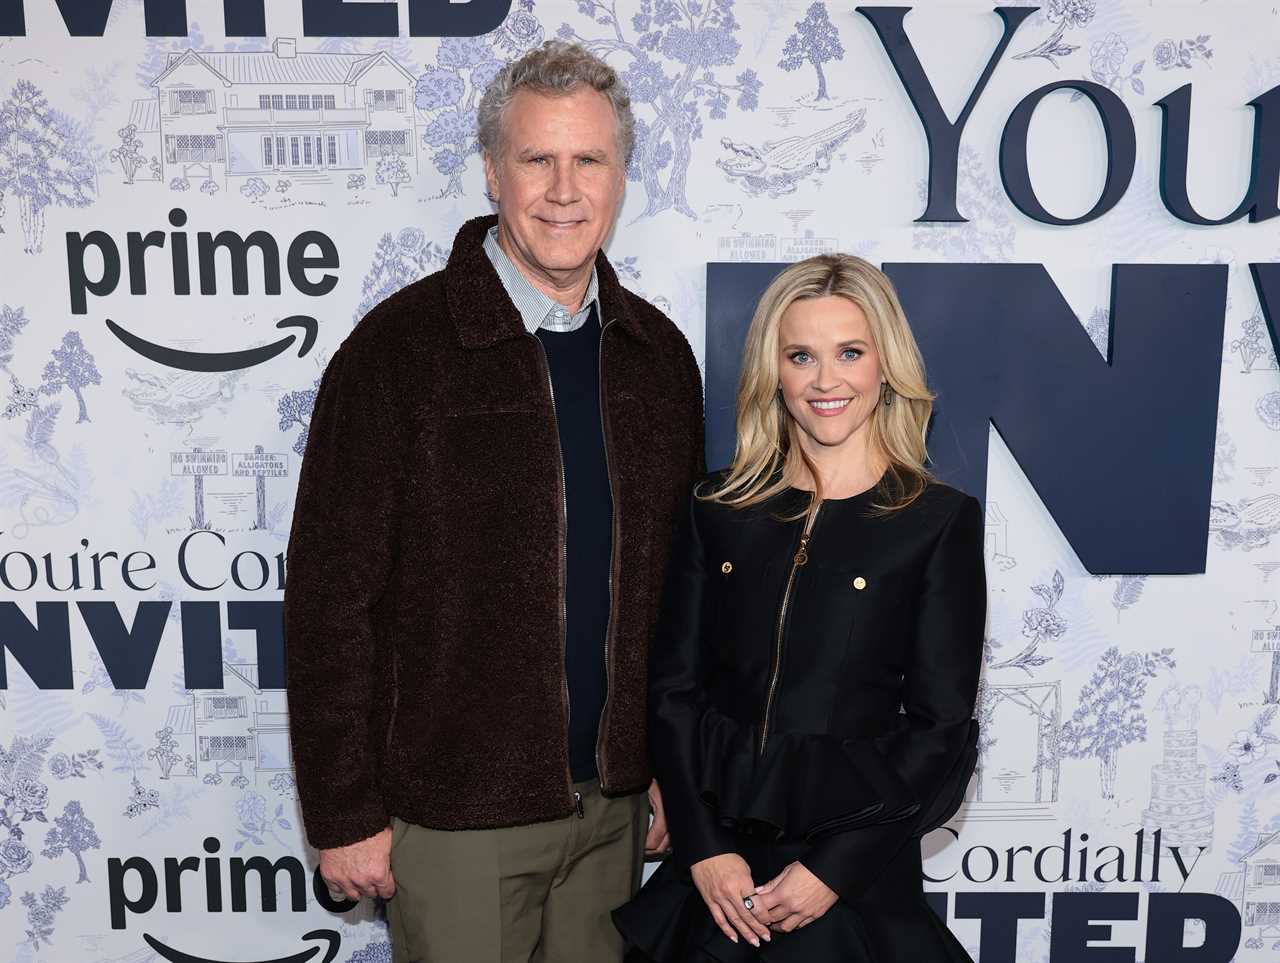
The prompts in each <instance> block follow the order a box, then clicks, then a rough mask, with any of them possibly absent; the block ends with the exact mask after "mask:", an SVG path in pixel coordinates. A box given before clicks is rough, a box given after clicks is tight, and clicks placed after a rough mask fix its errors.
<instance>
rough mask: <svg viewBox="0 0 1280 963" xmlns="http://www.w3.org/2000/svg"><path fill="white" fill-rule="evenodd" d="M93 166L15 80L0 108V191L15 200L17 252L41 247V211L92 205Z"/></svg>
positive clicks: (37, 98)
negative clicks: (19, 232) (19, 237)
mask: <svg viewBox="0 0 1280 963" xmlns="http://www.w3.org/2000/svg"><path fill="white" fill-rule="evenodd" d="M93 174H94V170H93V163H92V160H91V159H89V158H87V157H86V156H84V154H83V152H82V150H81V149H80V148H79V147H78V146H77V145H76V143H75V142H74V141H73V140H72V139H71V138H70V137H68V134H67V129H66V126H65V125H64V124H62V123H59V121H58V118H57V116H56V115H55V112H54V111H53V110H52V109H51V108H50V107H49V102H48V101H47V100H46V99H45V96H44V94H42V93H41V92H40V90H39V89H38V88H37V87H36V85H35V84H33V83H31V81H29V80H19V81H18V82H17V84H15V85H14V87H13V90H12V91H11V92H10V94H9V99H8V100H6V101H5V102H4V103H3V104H0V191H6V192H8V193H9V194H11V195H12V196H14V197H17V199H18V214H19V217H20V219H21V221H22V233H23V237H24V239H25V242H26V243H25V244H24V246H23V250H24V251H26V252H27V253H28V254H38V253H39V252H40V251H41V250H43V249H44V225H45V209H46V208H48V207H49V206H50V205H53V204H57V205H62V206H65V207H87V206H88V205H89V204H90V203H92V198H91V197H90V190H91V187H92V184H93Z"/></svg>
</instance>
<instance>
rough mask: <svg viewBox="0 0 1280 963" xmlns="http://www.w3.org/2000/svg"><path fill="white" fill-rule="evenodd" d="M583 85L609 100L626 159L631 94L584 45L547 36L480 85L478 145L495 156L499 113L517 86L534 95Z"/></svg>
mask: <svg viewBox="0 0 1280 963" xmlns="http://www.w3.org/2000/svg"><path fill="white" fill-rule="evenodd" d="M582 86H587V87H590V88H591V89H592V90H597V91H599V92H600V93H602V94H604V95H605V97H607V98H608V99H609V103H610V104H611V105H612V107H613V113H614V116H615V117H617V119H618V147H619V148H620V149H621V151H622V158H623V161H624V162H625V163H627V164H629V163H631V151H632V149H633V148H634V147H635V142H636V119H635V116H634V115H633V114H632V113H631V98H630V97H628V96H627V88H626V86H625V85H624V84H623V83H622V79H621V78H620V77H619V76H618V73H617V71H615V70H614V69H613V68H612V67H610V66H609V65H608V64H607V63H605V62H604V61H603V60H601V59H600V58H599V57H597V56H596V55H595V54H593V53H591V51H589V50H587V48H586V47H584V46H582V45H581V44H577V43H569V42H568V41H565V40H548V41H547V42H546V43H544V44H543V45H542V46H541V47H536V48H534V49H533V50H531V51H529V52H528V53H527V54H525V55H524V56H523V57H521V58H520V59H519V60H516V61H513V62H511V63H509V64H507V65H506V66H505V67H503V68H502V70H500V71H499V72H498V75H497V76H496V77H494V78H493V80H492V81H491V82H490V83H489V86H488V87H486V88H485V91H484V96H482V97H481V98H480V107H479V109H478V110H477V112H476V125H477V127H478V128H479V131H478V135H479V139H480V147H481V149H482V150H483V151H484V152H485V153H486V154H488V155H489V156H490V157H497V156H498V154H499V153H501V148H502V116H503V114H504V113H506V110H507V107H508V106H509V105H510V104H511V98H512V97H514V96H515V92H516V91H517V90H519V89H520V88H521V87H525V88H528V89H529V90H533V91H537V92H538V93H552V94H556V93H561V94H567V93H570V92H572V91H574V90H576V89H578V88H579V87H582Z"/></svg>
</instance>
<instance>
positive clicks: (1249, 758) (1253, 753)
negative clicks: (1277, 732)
mask: <svg viewBox="0 0 1280 963" xmlns="http://www.w3.org/2000/svg"><path fill="white" fill-rule="evenodd" d="M1227 749H1228V751H1229V752H1230V753H1231V755H1233V756H1235V757H1236V758H1237V759H1239V760H1240V761H1241V762H1244V763H1250V762H1257V760H1258V758H1259V757H1260V756H1261V755H1262V743H1261V740H1259V739H1258V737H1257V735H1256V734H1255V733H1253V732H1251V731H1250V730H1248V729H1241V730H1240V731H1239V732H1237V733H1236V737H1235V738H1234V739H1232V740H1231V745H1229V746H1227Z"/></svg>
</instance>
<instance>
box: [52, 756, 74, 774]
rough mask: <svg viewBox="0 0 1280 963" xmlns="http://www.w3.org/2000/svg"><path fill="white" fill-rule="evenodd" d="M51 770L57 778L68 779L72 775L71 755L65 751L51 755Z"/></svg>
mask: <svg viewBox="0 0 1280 963" xmlns="http://www.w3.org/2000/svg"><path fill="white" fill-rule="evenodd" d="M49 772H50V773H52V774H53V778H55V779H66V778H67V777H68V776H70V775H71V772H72V768H71V757H70V756H68V755H67V754H66V753H65V752H57V753H54V754H53V755H52V756H50V757H49Z"/></svg>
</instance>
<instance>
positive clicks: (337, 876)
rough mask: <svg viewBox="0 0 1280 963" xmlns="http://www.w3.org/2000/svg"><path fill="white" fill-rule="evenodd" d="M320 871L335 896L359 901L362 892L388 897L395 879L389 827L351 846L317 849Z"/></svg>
mask: <svg viewBox="0 0 1280 963" xmlns="http://www.w3.org/2000/svg"><path fill="white" fill-rule="evenodd" d="M320 875H321V876H322V877H324V881H325V884H326V885H327V886H328V887H329V895H330V896H333V897H334V898H335V899H337V898H339V897H346V898H347V899H349V900H354V901H357V902H358V901H359V899H360V897H361V896H381V897H382V898H383V899H391V897H392V896H394V895H395V892H396V881H395V878H394V877H393V876H392V875H391V829H390V827H388V828H386V829H384V830H382V832H380V833H378V834H377V835H376V836H370V837H369V838H368V839H362V840H360V842H358V843H352V844H351V845H350V846H339V847H337V848H336V849H322V850H320Z"/></svg>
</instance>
